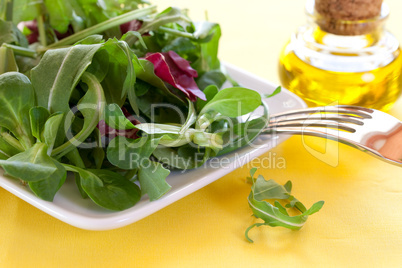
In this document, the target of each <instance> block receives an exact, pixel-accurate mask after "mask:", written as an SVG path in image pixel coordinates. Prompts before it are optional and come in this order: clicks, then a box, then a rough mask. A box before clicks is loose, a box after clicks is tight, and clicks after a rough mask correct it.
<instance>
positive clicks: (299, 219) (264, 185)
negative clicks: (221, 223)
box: [245, 169, 324, 242]
mask: <svg viewBox="0 0 402 268" xmlns="http://www.w3.org/2000/svg"><path fill="white" fill-rule="evenodd" d="M254 173H255V169H253V170H251V171H250V174H251V180H252V182H253V185H252V187H251V193H250V195H249V197H248V203H249V206H250V208H251V210H252V211H253V213H254V216H255V217H257V218H260V219H262V220H263V221H264V223H255V224H253V225H251V226H250V227H248V228H247V230H246V232H245V236H246V239H247V240H248V241H249V242H253V240H251V239H250V237H249V236H248V233H249V231H250V230H251V229H252V228H253V227H259V226H262V225H268V226H272V227H276V226H282V227H285V228H288V229H292V230H299V229H300V228H302V227H303V225H304V224H305V223H306V221H307V218H308V216H310V215H312V214H314V213H316V212H318V211H319V210H320V209H321V208H322V206H323V205H324V201H319V202H316V203H315V204H313V205H312V206H311V207H310V208H309V209H308V210H306V208H305V207H304V206H295V207H296V208H297V209H298V210H299V211H300V212H301V214H300V215H296V216H289V214H288V212H287V211H286V209H285V207H283V206H282V205H281V204H280V203H279V202H278V201H277V200H285V201H291V200H294V199H295V198H294V197H293V196H292V195H291V193H290V190H291V185H290V184H289V182H288V183H286V184H285V185H284V186H282V185H280V184H278V183H277V182H275V181H273V180H268V181H266V180H265V179H264V177H263V176H261V175H260V176H258V177H257V179H254V178H253V176H254ZM265 199H274V200H275V202H274V205H272V204H270V203H269V202H267V201H265ZM298 202H299V201H298ZM299 203H300V202H299ZM300 204H301V203H300Z"/></svg>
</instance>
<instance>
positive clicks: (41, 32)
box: [36, 14, 47, 47]
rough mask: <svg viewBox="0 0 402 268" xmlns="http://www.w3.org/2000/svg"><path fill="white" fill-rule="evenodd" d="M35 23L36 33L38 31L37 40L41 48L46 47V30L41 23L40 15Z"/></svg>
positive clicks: (41, 17) (42, 22)
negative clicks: (36, 24)
mask: <svg viewBox="0 0 402 268" xmlns="http://www.w3.org/2000/svg"><path fill="white" fill-rule="evenodd" d="M36 21H37V23H38V31H39V40H40V44H41V45H42V46H44V47H45V46H47V40H46V28H45V23H44V21H43V16H42V14H40V15H39V16H38V17H37V18H36Z"/></svg>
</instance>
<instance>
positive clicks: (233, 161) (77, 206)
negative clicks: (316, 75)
mask: <svg viewBox="0 0 402 268" xmlns="http://www.w3.org/2000/svg"><path fill="white" fill-rule="evenodd" d="M225 67H226V70H227V71H228V73H229V74H230V75H231V77H232V78H233V79H234V80H235V81H237V82H239V83H240V84H241V85H242V86H244V87H247V88H251V89H254V90H256V91H258V92H260V93H264V94H270V93H272V92H273V91H274V90H275V88H276V87H277V86H276V85H274V84H272V83H270V82H268V81H265V80H263V79H261V78H259V77H256V76H255V75H253V74H250V73H248V72H246V71H244V70H241V69H239V68H237V67H234V66H232V65H229V64H225ZM264 101H265V102H266V103H267V104H268V106H269V112H270V113H271V114H275V113H279V112H284V111H287V110H291V109H298V108H303V107H306V105H305V103H304V102H303V101H302V100H301V99H300V98H299V97H297V96H296V95H294V94H293V93H291V92H289V91H288V90H286V89H282V92H281V93H280V94H278V95H276V96H275V97H273V98H270V99H265V100H264ZM287 138H288V137H287V136H280V137H270V136H268V135H267V136H260V137H258V138H257V139H256V140H255V141H254V142H253V144H252V146H247V147H244V148H242V149H239V150H237V151H235V152H233V153H230V154H227V155H225V156H224V157H225V161H222V162H220V163H217V161H214V162H213V163H212V162H207V163H206V164H205V165H204V166H202V167H200V168H198V169H195V170H189V171H186V172H184V173H183V172H172V173H171V174H170V175H169V176H168V178H167V182H168V183H169V184H170V185H171V186H172V189H171V190H170V191H169V192H168V193H167V194H166V195H164V196H163V197H162V198H161V199H159V200H157V201H152V202H150V201H149V199H148V197H147V196H144V197H143V198H142V199H141V200H140V202H138V203H137V204H136V205H135V206H134V207H132V208H130V209H127V210H124V211H120V212H113V211H109V210H106V209H103V208H100V207H98V206H97V205H95V204H94V203H93V202H92V201H91V200H89V199H82V198H81V196H80V194H79V192H78V189H77V187H76V186H75V182H74V180H73V179H71V178H70V179H67V181H66V183H65V184H64V185H63V186H62V188H61V189H60V191H59V192H58V193H57V195H56V197H55V199H54V201H53V202H47V201H44V200H41V199H39V198H38V197H36V196H35V195H34V194H33V193H32V192H31V191H30V190H29V189H28V187H24V186H23V185H21V183H20V182H19V181H18V180H14V179H10V178H6V177H5V176H3V175H2V172H1V171H0V172H1V174H0V186H1V187H3V188H4V189H6V190H8V191H9V192H11V193H13V194H14V195H16V196H18V197H19V198H21V199H23V200H25V201H26V202H28V203H30V204H31V205H33V206H35V207H37V208H39V209H41V210H43V211H44V212H46V213H48V214H49V215H51V216H53V217H55V218H57V219H59V220H61V221H64V222H66V223H68V224H70V225H73V226H76V227H78V228H82V229H87V230H109V229H115V228H119V227H122V226H126V225H128V224H131V223H133V222H136V221H138V220H140V219H142V218H144V217H146V216H148V215H150V214H152V213H155V212H156V211H158V210H160V209H162V208H164V207H166V206H168V205H169V204H171V203H173V202H175V201H177V200H179V199H181V198H183V197H185V196H186V195H189V194H191V193H193V192H195V191H197V190H198V189H200V188H202V187H204V186H206V185H208V184H210V183H211V182H213V181H215V180H217V179H219V178H221V177H222V176H224V175H226V174H228V173H230V172H231V171H233V170H235V169H236V168H239V167H240V166H242V165H244V164H246V163H247V162H249V161H251V160H253V159H254V158H256V157H258V156H260V155H261V154H263V153H265V152H267V151H269V150H270V149H272V148H273V147H275V146H276V145H278V144H279V143H281V142H283V141H284V140H286V139H287ZM215 160H216V159H215ZM218 160H219V158H218ZM218 162H219V161H218ZM218 166H219V167H218Z"/></svg>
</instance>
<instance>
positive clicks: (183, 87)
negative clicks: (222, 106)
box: [145, 50, 206, 101]
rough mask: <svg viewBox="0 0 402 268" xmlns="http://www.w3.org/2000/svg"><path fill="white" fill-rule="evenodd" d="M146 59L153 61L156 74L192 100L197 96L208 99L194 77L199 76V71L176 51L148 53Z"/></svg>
mask: <svg viewBox="0 0 402 268" xmlns="http://www.w3.org/2000/svg"><path fill="white" fill-rule="evenodd" d="M145 59H146V60H148V61H150V62H152V63H153V65H154V69H155V75H156V76H158V77H159V78H160V79H162V80H163V81H165V82H166V83H168V84H170V85H172V86H174V87H175V88H178V89H179V90H180V91H182V92H183V93H184V94H185V95H186V96H187V97H188V99H189V100H190V101H196V100H197V97H198V98H200V99H202V100H206V97H205V94H204V92H202V91H201V90H200V89H199V88H198V86H197V84H196V83H195V81H194V77H197V76H198V74H197V71H196V70H194V69H193V68H191V66H190V63H189V62H188V61H187V60H185V59H183V58H182V57H180V56H179V55H178V54H177V53H176V52H174V51H172V50H170V51H168V52H162V53H160V52H157V53H148V54H147V55H146V57H145Z"/></svg>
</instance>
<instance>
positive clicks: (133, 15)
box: [46, 5, 157, 49]
mask: <svg viewBox="0 0 402 268" xmlns="http://www.w3.org/2000/svg"><path fill="white" fill-rule="evenodd" d="M156 11H157V10H156V6H155V5H152V6H149V7H145V8H141V9H136V10H133V11H130V12H127V13H125V14H122V15H120V16H117V17H114V18H112V19H109V20H107V21H104V22H101V23H98V24H97V25H94V26H92V27H89V28H86V29H85V30H82V31H80V32H78V33H75V34H73V35H70V36H68V37H66V38H64V39H62V40H60V41H58V42H56V43H53V44H51V45H49V46H47V47H46V49H51V48H56V47H63V46H68V45H72V44H74V43H76V42H78V41H79V40H81V39H83V38H85V37H87V36H89V35H93V34H98V33H101V32H104V31H106V30H108V29H110V28H113V27H116V26H119V25H121V24H123V23H126V22H129V21H132V20H135V19H139V18H141V17H144V16H146V15H150V14H152V13H155V12H156Z"/></svg>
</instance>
